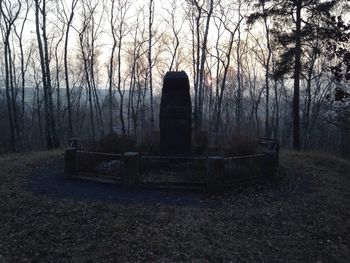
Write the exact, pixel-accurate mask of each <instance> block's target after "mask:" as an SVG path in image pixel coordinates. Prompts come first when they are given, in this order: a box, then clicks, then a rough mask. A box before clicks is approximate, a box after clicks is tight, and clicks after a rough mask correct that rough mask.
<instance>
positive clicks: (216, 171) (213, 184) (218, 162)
mask: <svg viewBox="0 0 350 263" xmlns="http://www.w3.org/2000/svg"><path fill="white" fill-rule="evenodd" d="M224 172H225V160H224V158H223V157H221V156H210V157H208V164H207V176H206V183H207V190H208V191H209V192H211V193H213V192H220V191H222V190H223V189H224V183H223V177H224Z"/></svg>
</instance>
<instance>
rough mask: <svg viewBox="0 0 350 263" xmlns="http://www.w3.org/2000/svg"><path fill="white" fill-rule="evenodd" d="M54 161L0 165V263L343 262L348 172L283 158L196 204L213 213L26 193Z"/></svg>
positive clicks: (15, 159) (349, 222) (311, 159)
mask: <svg viewBox="0 0 350 263" xmlns="http://www.w3.org/2000/svg"><path fill="white" fill-rule="evenodd" d="M54 158H62V152H60V151H53V152H37V153H26V154H11V155H4V156H1V157H0V167H1V169H0V213H1V215H0V226H1V227H0V255H1V256H0V262H18V261H24V262H29V261H31V262H50V261H55V262H56V261H58V262H72V261H73V262H74V261H79V262H81V261H87V260H91V261H92V262H97V261H98V262H104V261H110V259H114V261H118V262H125V261H131V262H135V261H151V262H154V261H165V262H167V261H199V262H212V261H218V262H221V261H233V262H235V261H237V262H265V261H267V262H271V261H281V262H286V261H288V262H328V261H331V262H334V261H336V262H347V260H348V259H349V258H350V248H349V244H350V192H349V189H350V172H349V171H350V163H349V162H347V161H344V160H342V159H336V158H332V157H329V156H322V155H319V154H312V153H294V152H283V153H282V154H281V167H280V174H279V176H278V178H277V179H276V180H275V181H274V182H256V183H254V184H253V183H251V184H245V185H240V186H237V187H236V188H234V189H233V190H231V191H229V192H226V193H224V194H222V195H217V196H212V197H206V198H203V203H205V202H207V200H208V198H209V199H210V201H213V202H215V203H216V204H217V205H215V206H210V205H208V206H205V205H204V206H203V207H195V208H193V207H189V206H186V205H183V206H180V207H179V206H166V205H159V204H157V203H154V204H151V205H150V204H147V205H142V204H137V205H125V204H104V203H98V202H82V201H79V202H78V201H71V200H54V199H49V198H45V197H42V196H35V195H34V194H32V193H31V192H30V191H28V190H24V189H26V187H25V186H26V181H27V180H28V176H29V174H30V172H31V171H32V170H33V169H35V167H37V166H39V165H43V164H45V163H47V162H48V161H49V160H52V159H54Z"/></svg>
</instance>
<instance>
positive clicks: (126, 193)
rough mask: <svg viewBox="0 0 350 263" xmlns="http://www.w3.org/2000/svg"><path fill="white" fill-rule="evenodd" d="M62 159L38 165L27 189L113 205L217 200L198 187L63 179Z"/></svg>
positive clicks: (189, 203) (196, 203)
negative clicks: (132, 185)
mask: <svg viewBox="0 0 350 263" xmlns="http://www.w3.org/2000/svg"><path fill="white" fill-rule="evenodd" d="M63 166H64V163H63V160H62V159H59V160H54V161H51V162H49V163H47V164H45V165H42V166H40V167H38V168H36V169H34V171H33V172H32V174H31V175H30V177H29V181H28V185H27V188H28V189H27V190H29V191H31V192H33V193H34V194H36V195H44V196H47V197H51V198H54V199H68V200H76V201H93V202H108V203H117V204H145V203H146V204H165V205H175V206H188V207H212V206H215V205H217V201H214V200H213V199H211V198H210V197H209V196H208V195H207V194H206V193H205V192H204V191H200V190H172V189H151V188H135V189H126V188H124V187H122V186H120V185H115V184H111V183H100V182H93V181H85V180H82V179H67V178H65V177H64V174H63Z"/></svg>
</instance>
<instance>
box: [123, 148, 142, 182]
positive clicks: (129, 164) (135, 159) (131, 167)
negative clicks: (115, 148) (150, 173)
mask: <svg viewBox="0 0 350 263" xmlns="http://www.w3.org/2000/svg"><path fill="white" fill-rule="evenodd" d="M122 182H123V185H125V186H128V187H132V186H137V185H138V183H139V154H138V153H137V152H126V153H124V158H123V173H122Z"/></svg>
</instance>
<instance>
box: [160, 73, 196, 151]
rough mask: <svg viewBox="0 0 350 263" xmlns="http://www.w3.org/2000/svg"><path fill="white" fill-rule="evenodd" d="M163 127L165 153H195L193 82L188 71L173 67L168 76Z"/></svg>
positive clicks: (163, 94) (162, 107) (162, 101)
mask: <svg viewBox="0 0 350 263" xmlns="http://www.w3.org/2000/svg"><path fill="white" fill-rule="evenodd" d="M159 128H160V151H161V154H162V155H166V156H189V155H191V141H192V107H191V96H190V84H189V80H188V76H187V74H186V73H185V72H184V71H181V72H174V71H169V72H167V73H166V75H165V77H164V82H163V89H162V99H161V104H160V114H159Z"/></svg>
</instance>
